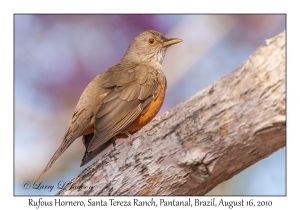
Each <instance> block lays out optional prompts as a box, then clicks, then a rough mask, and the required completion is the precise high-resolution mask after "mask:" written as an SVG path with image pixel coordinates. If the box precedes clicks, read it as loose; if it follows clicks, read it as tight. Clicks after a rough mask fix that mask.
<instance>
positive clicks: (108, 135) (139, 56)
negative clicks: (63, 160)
mask: <svg viewBox="0 0 300 210" xmlns="http://www.w3.org/2000/svg"><path fill="white" fill-rule="evenodd" d="M181 41H182V40H180V39H167V38H166V37H164V36H163V35H162V34H161V33H159V32H156V31H145V32H143V33H141V34H140V35H139V36H137V37H136V38H135V39H134V40H133V41H132V43H131V44H130V46H129V47H128V49H127V51H126V53H125V55H124V57H123V58H122V59H121V61H120V62H118V63H117V64H115V65H114V66H112V67H110V68H108V69H106V70H105V71H104V72H102V73H100V74H98V75H97V76H96V77H95V78H94V79H93V80H92V81H91V82H90V83H89V84H88V86H87V87H86V88H85V90H84V91H83V93H82V95H81V97H80V99H79V101H78V104H77V106H76V109H75V111H74V114H73V116H72V119H71V124H70V127H69V129H68V130H67V132H66V134H65V135H64V137H63V140H62V143H61V145H60V147H59V148H58V149H57V151H56V152H55V153H54V155H53V157H52V158H51V159H50V161H49V163H48V164H47V166H46V167H45V169H44V170H43V171H42V173H41V175H40V177H41V176H42V175H43V174H44V173H45V172H46V171H48V170H49V169H50V168H51V166H52V164H53V163H54V162H55V161H56V160H57V159H58V158H59V157H60V156H61V154H62V153H63V152H64V151H65V150H66V149H67V148H68V147H69V146H70V145H71V144H72V143H73V141H74V140H75V139H76V138H78V137H80V136H82V140H83V144H84V146H85V147H86V152H85V154H84V157H83V159H82V163H81V166H83V165H84V164H86V163H87V162H89V161H90V160H91V159H93V158H94V157H95V156H97V155H98V154H99V153H100V152H101V151H103V150H104V149H105V148H107V147H108V146H109V145H110V144H111V143H113V144H115V143H114V141H115V139H116V138H121V137H127V135H126V134H125V133H129V134H133V133H135V132H136V131H138V130H139V129H141V128H142V127H143V126H145V125H146V124H147V123H149V122H150V121H151V120H152V119H153V117H154V116H155V115H156V114H157V113H158V111H159V109H160V108H161V105H162V103H163V100H164V97H165V90H166V87H167V83H166V78H165V76H164V73H163V71H162V66H161V64H162V61H163V58H164V55H165V52H166V49H167V48H168V47H169V46H171V45H173V44H176V43H179V42H181ZM40 177H39V179H40Z"/></svg>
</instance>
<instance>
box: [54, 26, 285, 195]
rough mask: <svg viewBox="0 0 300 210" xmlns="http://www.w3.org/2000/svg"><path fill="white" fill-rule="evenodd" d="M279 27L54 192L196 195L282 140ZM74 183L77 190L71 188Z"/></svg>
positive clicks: (282, 47)
mask: <svg viewBox="0 0 300 210" xmlns="http://www.w3.org/2000/svg"><path fill="white" fill-rule="evenodd" d="M285 55H286V53H285V31H284V32H282V33H281V34H279V35H277V36H276V37H274V38H272V39H270V40H267V41H266V43H265V44H264V45H262V46H261V47H259V48H258V49H257V50H256V52H255V53H254V54H253V55H252V56H250V57H249V59H248V60H247V61H245V62H244V63H242V64H241V65H240V66H239V67H238V68H237V69H235V70H234V71H232V72H231V73H229V74H228V75H226V76H225V77H223V78H221V79H220V80H218V81H216V82H215V83H213V84H211V85H210V86H208V87H207V88H205V89H204V90H202V91H200V92H198V93H197V94H196V95H194V96H193V97H191V98H190V99H188V100H187V101H184V102H181V103H179V104H178V105H176V106H175V107H174V108H172V109H170V110H169V111H167V112H166V113H164V114H163V115H161V116H160V117H158V118H156V119H155V120H153V121H152V122H151V123H149V124H148V125H147V126H145V127H144V128H143V129H142V130H141V131H139V132H137V133H136V134H135V135H133V141H132V143H129V141H128V140H127V141H125V142H123V143H121V144H120V145H118V146H116V147H114V148H113V149H112V150H111V151H109V152H108V153H107V154H105V155H104V156H102V157H101V158H100V159H99V160H98V161H96V162H95V163H94V164H93V165H91V166H90V167H88V168H87V169H85V170H84V171H83V172H82V173H81V174H80V175H79V176H78V177H76V178H74V179H73V180H72V181H71V182H70V183H69V184H68V186H67V187H66V188H65V189H63V190H62V191H60V192H59V193H58V195H204V194H206V193H207V192H209V191H210V190H211V189H213V188H214V187H215V186H217V185H218V184H220V183H221V182H223V181H225V180H228V179H229V178H231V177H233V176H234V175H236V174H237V173H239V172H241V171H242V170H244V169H246V168H247V167H249V166H250V165H252V164H254V163H256V162H257V161H259V160H261V159H263V158H265V157H267V156H269V155H271V154H272V153H273V152H275V151H277V150H278V149H280V148H282V147H284V146H285V144H286V117H285V116H286V110H285V100H286V95H285ZM79 187H80V189H79Z"/></svg>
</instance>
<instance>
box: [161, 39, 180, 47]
mask: <svg viewBox="0 0 300 210" xmlns="http://www.w3.org/2000/svg"><path fill="white" fill-rule="evenodd" d="M182 41H183V40H182V39H177V38H171V39H168V41H165V42H164V43H163V46H164V47H167V46H171V45H173V44H177V43H179V42H182Z"/></svg>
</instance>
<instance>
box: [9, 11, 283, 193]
mask: <svg viewBox="0 0 300 210" xmlns="http://www.w3.org/2000/svg"><path fill="white" fill-rule="evenodd" d="M285 24H286V16H285V15H15V16H14V34H15V36H14V43H15V46H14V69H15V72H14V88H15V133H14V137H15V138H14V156H15V159H14V166H15V167H14V168H15V171H14V172H15V173H14V174H15V177H14V178H15V179H14V180H15V183H14V188H15V189H14V190H15V191H14V192H15V195H54V194H56V193H57V192H58V191H59V189H57V185H58V183H59V182H60V181H62V182H61V183H64V182H66V183H67V182H69V181H71V180H72V179H73V178H74V177H76V176H77V175H78V174H79V173H80V172H81V171H82V170H83V169H84V168H85V167H88V166H89V165H91V164H92V163H93V162H94V161H96V160H98V159H99V157H100V156H98V157H97V158H96V159H94V160H93V161H91V163H89V164H87V165H86V166H85V167H84V168H81V167H79V164H80V162H81V158H82V156H83V153H84V147H83V145H82V141H81V139H80V140H79V139H78V140H76V141H75V142H74V143H73V144H72V145H71V146H70V147H69V149H68V150H67V151H66V152H65V153H64V154H63V155H62V156H61V157H60V158H59V159H58V161H57V162H56V163H55V164H54V165H53V167H52V168H51V169H50V170H49V171H48V172H47V173H46V174H45V175H44V176H43V177H42V181H43V182H42V183H41V185H40V189H33V188H32V186H31V187H29V189H26V188H27V187H28V185H26V186H24V182H25V181H28V182H30V183H31V184H32V183H33V182H34V181H35V180H36V179H37V177H38V176H39V174H40V172H41V171H42V169H43V168H44V167H45V165H46V164H47V163H48V161H49V159H50V158H51V157H52V155H53V154H54V152H55V151H56V149H57V148H58V146H59V145H60V143H61V140H62V137H63V135H64V133H65V132H66V130H67V128H68V126H69V121H70V118H71V116H72V113H73V111H74V109H75V106H76V104H77V101H78V99H79V97H80V95H81V93H82V92H83V90H84V88H85V87H86V86H87V84H88V83H89V82H90V81H91V80H92V79H93V78H94V77H95V76H96V75H97V74H99V73H100V72H102V71H103V70H105V69H106V68H108V67H110V66H112V65H113V64H115V63H116V62H118V61H119V60H120V59H121V58H122V56H123V54H124V53H125V51H126V50H127V47H128V46H129V44H130V42H131V41H132V40H133V39H134V37H136V36H137V35H138V34H140V33H141V32H143V31H145V30H150V29H152V30H156V31H159V32H161V33H163V34H164V35H166V36H167V37H169V38H171V37H172V38H181V39H183V40H184V42H182V43H180V44H178V45H175V46H172V47H170V48H169V50H168V52H167V54H166V57H165V60H164V62H163V67H164V71H165V74H166V77H167V80H168V89H167V95H166V99H165V102H164V104H163V107H162V109H161V111H160V112H159V114H158V115H161V114H162V113H164V112H165V111H166V110H168V109H169V108H171V107H173V106H175V105H176V104H177V103H179V102H181V101H183V100H186V99H188V98H189V97H191V96H192V95H194V94H195V93H197V92H198V91H200V90H202V89H203V88H205V87H206V86H208V85H209V84H211V83H213V82H214V81H216V80H218V79H220V78H221V77H223V76H225V75H226V74H227V73H229V72H230V71H232V70H233V69H235V68H236V67H237V66H238V65H239V64H241V63H242V62H243V61H245V60H246V59H247V58H248V57H249V56H250V55H251V54H253V53H254V51H255V49H256V48H257V47H259V46H260V45H262V44H264V41H265V40H266V39H269V38H272V37H274V36H276V35H277V34H279V33H281V32H282V31H283V30H285V28H286V25H285ZM285 169H286V149H285V148H283V149H281V150H279V151H278V152H276V153H274V154H272V155H271V156H270V157H268V158H265V159H263V160H261V161H259V162H258V163H256V164H254V165H253V166H251V167H249V168H247V169H246V170H244V171H243V172H241V173H240V174H238V175H236V176H234V177H233V178H232V179H230V180H228V181H226V182H224V183H222V184H220V185H219V186H217V187H216V188H215V189H213V190H212V191H211V192H209V193H208V195H285V194H286V170H285ZM49 185H54V189H52V190H50V189H43V186H49Z"/></svg>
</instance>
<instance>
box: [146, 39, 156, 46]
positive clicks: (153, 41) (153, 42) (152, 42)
mask: <svg viewBox="0 0 300 210" xmlns="http://www.w3.org/2000/svg"><path fill="white" fill-rule="evenodd" d="M155 43H156V40H155V39H154V38H149V39H148V44H149V45H151V46H152V45H155Z"/></svg>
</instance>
